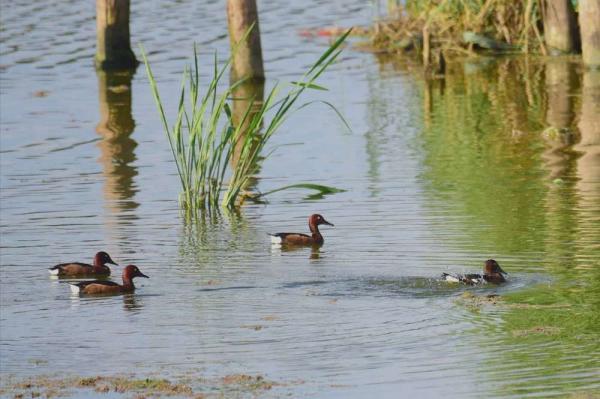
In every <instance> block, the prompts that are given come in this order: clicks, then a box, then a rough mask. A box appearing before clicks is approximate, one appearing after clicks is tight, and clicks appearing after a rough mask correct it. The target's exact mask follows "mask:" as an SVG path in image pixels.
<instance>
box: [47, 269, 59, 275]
mask: <svg viewBox="0 0 600 399" xmlns="http://www.w3.org/2000/svg"><path fill="white" fill-rule="evenodd" d="M59 271H60V269H58V268H56V269H48V272H49V273H50V274H51V275H53V276H58V272H59Z"/></svg>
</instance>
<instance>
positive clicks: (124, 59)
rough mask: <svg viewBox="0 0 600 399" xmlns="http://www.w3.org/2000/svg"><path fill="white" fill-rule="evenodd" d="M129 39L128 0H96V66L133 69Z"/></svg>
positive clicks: (108, 68)
mask: <svg viewBox="0 0 600 399" xmlns="http://www.w3.org/2000/svg"><path fill="white" fill-rule="evenodd" d="M137 65H138V61H137V60H136V59H135V55H134V54H133V51H131V44H130V39H129V0H96V67H97V68H99V69H104V70H114V69H135V67H137Z"/></svg>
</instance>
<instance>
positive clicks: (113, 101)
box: [96, 70, 139, 219]
mask: <svg viewBox="0 0 600 399" xmlns="http://www.w3.org/2000/svg"><path fill="white" fill-rule="evenodd" d="M97 74H98V100H99V104H100V122H98V125H97V126H96V132H97V133H98V134H100V135H101V136H102V138H103V139H102V140H101V141H100V142H98V147H99V148H100V158H99V162H100V163H101V164H102V167H103V174H104V178H105V183H104V190H103V191H104V198H105V200H106V208H108V209H109V210H110V213H111V214H112V215H113V216H115V217H117V218H120V217H122V216H123V215H127V218H129V219H130V218H131V217H132V216H131V215H129V214H128V213H127V212H123V211H128V210H129V211H130V210H134V209H136V208H137V207H138V206H139V204H138V203H137V202H135V201H133V200H132V198H133V197H134V195H135V193H136V192H137V188H136V185H135V183H134V177H135V176H136V175H137V170H136V168H135V167H134V166H132V165H131V164H132V163H133V162H134V161H135V160H136V156H135V153H134V150H135V148H136V147H137V142H136V141H135V140H133V139H132V138H131V134H132V133H133V131H134V129H135V121H134V120H133V117H132V114H131V80H132V78H133V72H130V71H119V72H104V71H100V70H98V71H97Z"/></svg>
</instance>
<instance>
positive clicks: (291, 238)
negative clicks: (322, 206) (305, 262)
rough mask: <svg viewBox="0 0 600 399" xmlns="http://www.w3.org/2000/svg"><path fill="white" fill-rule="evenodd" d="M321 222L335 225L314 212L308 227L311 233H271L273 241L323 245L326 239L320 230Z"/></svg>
mask: <svg viewBox="0 0 600 399" xmlns="http://www.w3.org/2000/svg"><path fill="white" fill-rule="evenodd" d="M321 224H326V225H328V226H333V223H329V222H328V221H327V220H325V218H324V217H323V216H321V215H319V214H314V215H311V216H310V217H309V218H308V228H309V229H310V232H311V233H312V234H311V235H308V234H302V233H275V234H269V235H270V236H271V243H273V244H288V245H322V244H323V241H324V240H323V236H322V235H321V232H320V231H319V225H321Z"/></svg>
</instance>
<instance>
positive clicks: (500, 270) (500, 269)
mask: <svg viewBox="0 0 600 399" xmlns="http://www.w3.org/2000/svg"><path fill="white" fill-rule="evenodd" d="M498 271H499V272H500V273H502V274H504V275H505V276H506V275H508V273H506V272H505V271H504V270H502V268H501V267H500V266H498Z"/></svg>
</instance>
